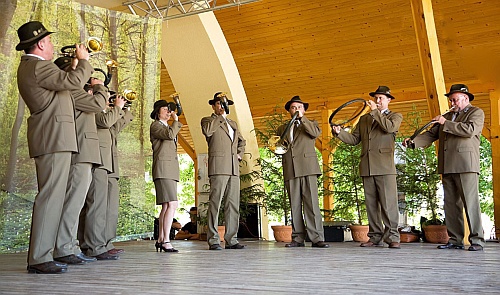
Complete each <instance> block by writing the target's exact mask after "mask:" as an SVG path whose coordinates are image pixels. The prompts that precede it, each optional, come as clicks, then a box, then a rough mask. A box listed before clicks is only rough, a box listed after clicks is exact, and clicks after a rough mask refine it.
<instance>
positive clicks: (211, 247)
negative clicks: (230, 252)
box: [208, 244, 222, 250]
mask: <svg viewBox="0 0 500 295" xmlns="http://www.w3.org/2000/svg"><path fill="white" fill-rule="evenodd" d="M208 249H209V250H222V247H221V246H220V245H219V244H213V245H210V248H208Z"/></svg>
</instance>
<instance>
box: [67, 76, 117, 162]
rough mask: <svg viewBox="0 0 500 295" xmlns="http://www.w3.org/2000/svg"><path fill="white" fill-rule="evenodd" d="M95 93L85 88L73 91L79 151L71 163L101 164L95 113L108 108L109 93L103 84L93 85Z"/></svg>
mask: <svg viewBox="0 0 500 295" xmlns="http://www.w3.org/2000/svg"><path fill="white" fill-rule="evenodd" d="M93 90H94V95H91V94H88V93H87V92H86V91H85V90H83V89H78V90H73V91H71V95H72V96H73V99H74V100H75V124H76V137H77V141H78V153H75V154H73V156H72V157H71V163H73V164H74V163H92V164H101V156H100V154H99V138H98V136H97V126H96V123H95V115H96V114H97V113H100V112H102V111H103V110H104V109H105V108H106V101H107V100H108V97H109V93H108V90H107V89H106V87H104V86H103V85H95V86H94V87H93Z"/></svg>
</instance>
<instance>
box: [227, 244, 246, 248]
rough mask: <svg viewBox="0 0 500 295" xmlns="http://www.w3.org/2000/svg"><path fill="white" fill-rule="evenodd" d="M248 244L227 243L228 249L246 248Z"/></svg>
mask: <svg viewBox="0 0 500 295" xmlns="http://www.w3.org/2000/svg"><path fill="white" fill-rule="evenodd" d="M246 247H247V245H241V244H240V243H238V244H234V245H232V246H229V245H226V247H225V248H226V249H245V248H246Z"/></svg>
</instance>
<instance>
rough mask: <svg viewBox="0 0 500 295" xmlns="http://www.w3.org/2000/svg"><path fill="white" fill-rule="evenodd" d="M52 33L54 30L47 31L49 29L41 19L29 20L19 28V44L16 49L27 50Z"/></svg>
mask: <svg viewBox="0 0 500 295" xmlns="http://www.w3.org/2000/svg"><path fill="white" fill-rule="evenodd" d="M52 33H54V32H49V31H47V29H46V28H45V27H44V26H43V24H42V23H41V22H39V21H31V22H27V23H25V24H24V25H22V26H20V27H19V29H17V36H19V44H17V46H16V50H17V51H22V50H25V49H27V48H29V47H30V46H31V45H33V44H35V43H36V42H38V41H40V40H42V39H43V38H45V36H48V35H50V34H52Z"/></svg>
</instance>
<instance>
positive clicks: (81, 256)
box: [76, 252, 97, 262]
mask: <svg viewBox="0 0 500 295" xmlns="http://www.w3.org/2000/svg"><path fill="white" fill-rule="evenodd" d="M76 257H78V258H80V259H81V260H83V261H85V262H94V261H97V258H95V257H90V256H87V255H85V254H83V252H80V254H78V255H76Z"/></svg>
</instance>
